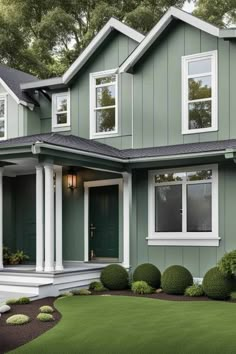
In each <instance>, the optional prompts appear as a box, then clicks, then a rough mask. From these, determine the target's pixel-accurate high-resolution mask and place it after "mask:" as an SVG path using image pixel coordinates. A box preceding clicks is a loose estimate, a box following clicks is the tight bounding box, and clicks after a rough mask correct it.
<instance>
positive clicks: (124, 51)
mask: <svg viewBox="0 0 236 354" xmlns="http://www.w3.org/2000/svg"><path fill="white" fill-rule="evenodd" d="M118 46H119V47H118V54H119V56H118V61H119V63H122V62H123V61H124V60H125V59H126V58H127V57H128V55H129V40H128V38H127V37H125V36H123V35H119V38H118Z"/></svg>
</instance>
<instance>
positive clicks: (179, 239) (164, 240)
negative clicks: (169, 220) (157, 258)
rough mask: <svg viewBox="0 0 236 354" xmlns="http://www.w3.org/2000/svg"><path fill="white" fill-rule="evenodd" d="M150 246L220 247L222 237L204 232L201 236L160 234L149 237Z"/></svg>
mask: <svg viewBox="0 0 236 354" xmlns="http://www.w3.org/2000/svg"><path fill="white" fill-rule="evenodd" d="M146 240H147V241H148V246H205V247H218V246H219V243H220V237H213V236H208V235H206V234H202V235H200V236H185V235H182V236H181V235H180V236H176V235H173V236H169V235H168V236H158V237H155V236H154V237H147V238H146Z"/></svg>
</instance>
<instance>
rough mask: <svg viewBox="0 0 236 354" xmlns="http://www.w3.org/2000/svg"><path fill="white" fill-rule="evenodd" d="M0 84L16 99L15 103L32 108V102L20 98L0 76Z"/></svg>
mask: <svg viewBox="0 0 236 354" xmlns="http://www.w3.org/2000/svg"><path fill="white" fill-rule="evenodd" d="M0 84H1V85H2V86H3V87H4V89H5V90H6V91H7V93H8V94H9V95H10V96H11V97H12V98H13V99H14V100H15V101H16V103H17V104H22V105H23V106H26V107H29V108H30V109H31V110H32V109H33V108H34V104H33V103H29V102H26V101H24V100H20V99H19V98H18V97H17V96H16V94H15V93H14V92H13V91H12V90H11V89H10V87H9V86H8V85H7V84H6V82H5V81H4V80H3V79H2V78H1V77H0Z"/></svg>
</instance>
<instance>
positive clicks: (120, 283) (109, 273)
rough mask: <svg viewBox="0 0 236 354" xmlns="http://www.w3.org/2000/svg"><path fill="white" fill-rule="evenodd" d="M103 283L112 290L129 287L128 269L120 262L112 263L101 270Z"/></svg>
mask: <svg viewBox="0 0 236 354" xmlns="http://www.w3.org/2000/svg"><path fill="white" fill-rule="evenodd" d="M101 282H102V284H103V285H104V286H105V287H106V288H107V289H110V290H123V289H127V287H128V284H129V275H128V272H127V270H126V269H125V268H124V267H122V266H121V265H119V264H110V265H108V266H107V267H105V268H103V270H102V272H101Z"/></svg>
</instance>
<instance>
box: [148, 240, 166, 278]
mask: <svg viewBox="0 0 236 354" xmlns="http://www.w3.org/2000/svg"><path fill="white" fill-rule="evenodd" d="M148 262H149V263H152V264H155V265H156V266H157V268H158V269H159V270H160V271H161V273H162V272H163V271H164V270H165V247H162V246H149V247H148Z"/></svg>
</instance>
